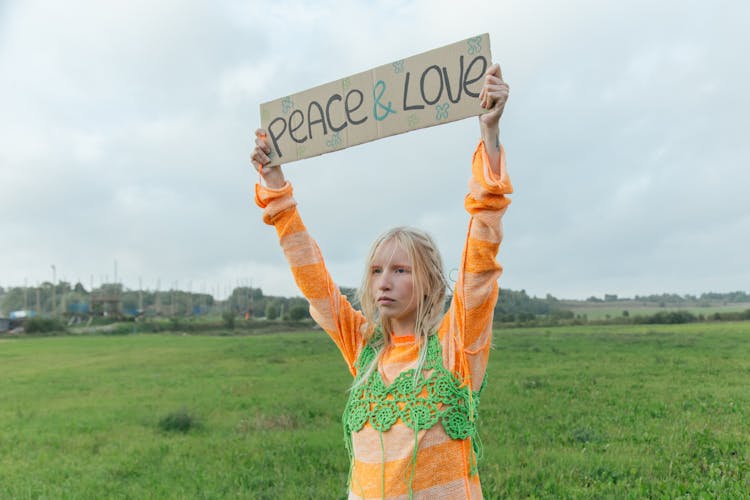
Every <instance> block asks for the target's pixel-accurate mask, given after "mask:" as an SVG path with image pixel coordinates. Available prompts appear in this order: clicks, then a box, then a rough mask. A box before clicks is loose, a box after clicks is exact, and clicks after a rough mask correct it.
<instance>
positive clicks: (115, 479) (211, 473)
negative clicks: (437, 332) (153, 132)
mask: <svg viewBox="0 0 750 500" xmlns="http://www.w3.org/2000/svg"><path fill="white" fill-rule="evenodd" d="M495 344H496V348H495V350H494V352H493V353H492V356H491V359H490V370H489V377H490V380H489V384H488V387H487V389H486V392H485V394H484V395H483V397H482V409H481V410H482V415H481V417H482V420H481V424H480V432H481V435H482V440H483V443H484V457H483V459H482V461H481V462H480V465H479V467H480V474H481V477H482V481H483V485H484V491H485V496H486V497H487V498H525V497H537V498H543V497H547V498H602V497H613V498H643V497H652V498H653V497H657V498H659V497H664V498H677V497H683V498H699V497H710V498H713V497H724V498H745V497H747V495H748V494H747V492H748V491H750V433H748V427H749V426H750V387H748V386H749V384H748V380H750V323H747V322H746V323H715V324H689V325H679V326H677V325H675V326H666V325H665V326H653V325H652V326H648V327H647V326H627V327H624V326H607V327H602V326H587V327H574V328H573V327H571V328H562V327H560V328H539V329H518V330H503V331H498V332H497V333H496V340H495ZM349 381H350V380H349V375H348V372H347V370H346V368H345V366H344V364H343V362H342V360H341V358H340V356H339V354H338V353H337V351H335V348H334V347H333V345H332V343H331V342H330V341H329V340H328V338H327V337H325V335H324V334H322V333H320V332H307V333H294V334H276V335H263V336H247V337H228V336H227V337H221V336H182V335H128V336H82V337H72V336H65V337H47V338H19V339H9V340H0V498H40V497H45V498H105V497H110V498H144V497H151V498H154V497H157V498H158V497H170V498H227V497H243V498H342V497H344V496H345V492H344V489H345V484H346V475H347V457H346V452H345V449H344V441H343V436H342V433H341V432H342V431H341V424H340V414H341V411H342V409H343V406H344V402H345V397H346V396H345V390H346V387H347V385H348V383H349ZM175 412H176V413H178V414H179V413H180V412H182V413H187V414H188V417H189V418H188V422H189V423H192V424H196V425H194V426H193V427H192V428H191V429H190V430H189V431H188V432H186V433H181V432H170V431H168V430H163V429H162V428H160V425H159V424H160V421H162V419H163V418H164V417H165V416H167V415H169V414H171V413H175Z"/></svg>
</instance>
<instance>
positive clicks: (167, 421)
mask: <svg viewBox="0 0 750 500" xmlns="http://www.w3.org/2000/svg"><path fill="white" fill-rule="evenodd" d="M197 427H200V421H199V420H198V418H197V417H196V416H195V415H191V414H190V413H189V412H188V411H187V409H185V408H184V407H183V408H180V409H179V410H177V411H173V412H171V413H169V414H167V415H166V416H164V417H163V418H162V419H161V420H159V429H161V430H162V431H164V432H181V433H183V434H186V433H187V432H188V431H189V430H190V429H193V428H197Z"/></svg>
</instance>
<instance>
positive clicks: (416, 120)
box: [406, 113, 419, 128]
mask: <svg viewBox="0 0 750 500" xmlns="http://www.w3.org/2000/svg"><path fill="white" fill-rule="evenodd" d="M406 121H407V123H408V124H409V126H410V127H412V128H414V127H416V126H417V125H419V118H418V117H417V115H415V114H414V113H412V114H410V115H409V117H408V118H407V119H406Z"/></svg>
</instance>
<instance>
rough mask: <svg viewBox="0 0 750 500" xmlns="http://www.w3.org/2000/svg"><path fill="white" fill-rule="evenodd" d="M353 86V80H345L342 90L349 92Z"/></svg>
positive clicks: (342, 82)
mask: <svg viewBox="0 0 750 500" xmlns="http://www.w3.org/2000/svg"><path fill="white" fill-rule="evenodd" d="M351 86H352V80H351V78H344V79H343V80H341V88H342V89H344V91H347V90H349V89H350V88H351Z"/></svg>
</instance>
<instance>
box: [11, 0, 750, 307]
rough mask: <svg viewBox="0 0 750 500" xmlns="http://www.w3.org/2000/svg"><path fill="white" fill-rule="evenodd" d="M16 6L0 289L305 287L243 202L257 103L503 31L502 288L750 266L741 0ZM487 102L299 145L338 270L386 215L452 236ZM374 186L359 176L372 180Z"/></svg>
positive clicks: (303, 175) (451, 251)
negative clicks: (355, 136)
mask: <svg viewBox="0 0 750 500" xmlns="http://www.w3.org/2000/svg"><path fill="white" fill-rule="evenodd" d="M461 9H462V12H460V13H459V12H458V11H457V7H456V4H455V2H450V1H447V0H445V1H443V0H441V1H437V2H436V1H427V0H419V1H410V2H396V1H391V0H382V1H375V2H344V3H341V2H333V1H330V2H328V1H326V2H310V1H303V0H297V1H285V2H275V3H270V4H269V3H267V2H266V3H261V2H240V1H236V2H234V1H225V2H215V3H211V4H208V3H204V2H197V1H187V2H185V1H179V2H177V1H167V2H156V3H155V2H146V1H145V0H139V1H134V2H125V3H122V2H121V3H115V4H113V3H101V2H91V1H85V0H76V1H73V2H66V3H59V2H11V3H7V4H4V7H3V10H0V25H1V26H2V28H1V29H0V109H2V110H3V112H2V114H0V186H1V187H2V196H0V227H2V228H3V230H4V236H5V238H7V241H11V242H12V245H3V249H2V250H1V251H0V285H2V286H8V285H12V284H20V283H23V282H24V280H27V281H29V282H32V283H33V282H35V281H40V280H44V279H49V274H50V268H49V265H50V264H52V263H54V264H56V266H57V268H58V271H59V273H58V275H59V276H67V277H68V279H78V278H79V277H80V279H82V280H83V281H84V283H85V284H86V285H88V281H89V278H90V276H91V275H93V276H94V277H95V281H97V282H98V281H99V279H100V277H103V276H104V275H105V274H108V275H110V277H111V275H112V274H113V272H112V265H113V261H114V260H115V259H116V260H117V261H118V265H119V269H120V275H121V276H123V277H124V279H125V280H126V284H127V285H128V286H131V287H133V286H137V277H139V276H140V277H141V278H142V279H143V281H144V283H145V284H148V286H149V287H152V288H153V287H155V283H156V281H157V280H159V282H160V283H161V285H160V286H161V287H162V288H163V289H164V288H166V287H168V286H171V284H173V283H175V282H177V283H180V284H181V285H182V286H183V287H186V286H187V284H188V283H192V284H193V285H192V286H193V287H194V288H196V287H198V286H199V285H198V283H203V285H201V286H204V287H205V288H212V289H213V290H217V291H218V293H219V295H223V294H224V292H225V289H226V288H227V287H229V286H230V285H234V284H236V283H237V282H238V281H243V282H251V283H252V284H253V286H261V287H263V289H264V290H266V291H268V293H271V292H274V293H285V294H292V293H295V292H294V284H293V281H292V279H291V276H290V274H289V272H288V270H287V269H286V265H285V263H284V261H283V257H282V256H281V254H280V252H279V250H278V247H277V241H276V236H275V232H274V231H273V229H272V228H269V227H266V226H265V225H264V224H263V223H262V222H261V221H260V213H259V211H258V210H257V209H256V208H255V207H254V206H253V204H252V183H253V182H254V180H255V175H254V173H253V172H252V170H251V168H250V166H249V162H248V156H249V153H250V149H251V147H252V132H253V130H254V129H255V128H256V127H257V125H258V122H257V120H258V116H257V115H258V106H259V104H260V103H261V102H263V101H266V100H270V99H274V98H276V97H279V96H281V95H286V94H289V93H293V92H297V91H300V90H304V89H306V88H309V87H312V86H315V85H319V84H321V83H325V82H327V81H330V80H333V79H335V78H338V77H341V76H344V75H348V74H352V73H356V72H359V71H363V70H366V69H368V68H371V67H373V66H376V65H380V64H384V63H387V62H388V61H391V60H395V59H400V58H402V57H405V56H409V55H412V54H415V53H418V52H422V51H424V50H428V49H431V48H434V47H437V46H440V45H443V44H447V43H450V42H453V41H455V40H459V39H462V38H465V37H468V36H472V35H474V34H478V33H481V32H485V31H486V32H489V33H490V36H491V38H492V42H493V54H494V55H495V58H496V59H498V60H500V61H501V63H502V65H503V70H504V75H505V77H506V79H507V80H508V81H509V82H510V85H511V98H510V101H509V105H508V108H507V110H506V116H505V117H504V118H503V131H502V138H503V141H504V143H505V145H506V150H507V154H508V161H509V168H510V173H511V178H512V179H513V182H514V185H515V187H516V194H515V195H514V202H513V204H512V206H511V208H510V209H509V211H508V214H507V216H506V224H505V233H506V238H505V242H504V244H503V247H502V250H501V262H502V264H503V265H504V267H505V273H504V275H503V280H502V286H506V287H511V288H525V289H526V290H528V291H529V292H530V293H536V294H540V295H543V294H545V293H547V292H550V293H552V294H554V295H558V296H581V297H585V296H589V295H591V294H594V293H604V292H612V293H620V294H621V295H625V294H628V293H630V294H634V293H648V292H651V291H654V292H660V291H675V292H700V291H702V290H704V289H709V288H710V289H714V290H727V289H734V288H743V287H744V288H747V285H746V283H747V278H748V276H747V273H746V271H745V270H744V268H745V267H746V266H744V264H743V262H744V261H743V256H744V253H743V249H744V248H747V247H748V246H749V245H750V240H748V238H749V237H748V236H747V235H748V234H750V231H748V226H747V225H748V223H749V222H748V219H747V217H746V216H745V215H744V214H745V213H746V212H747V210H746V207H745V205H746V203H745V202H744V199H745V198H746V196H745V193H744V187H745V186H746V185H747V184H748V181H749V180H750V177H749V176H750V174H749V173H748V171H747V168H746V166H747V164H748V160H750V146H748V145H747V140H746V137H745V136H746V131H747V130H749V129H750V98H748V94H747V92H746V90H745V89H746V88H747V87H748V86H750V85H748V84H749V83H750V69H748V66H747V65H743V64H740V62H741V61H742V60H743V57H744V53H743V52H742V50H743V47H746V46H747V45H748V34H747V30H746V29H745V28H744V26H743V23H744V19H747V14H748V13H750V12H748V11H749V10H750V7H748V4H746V3H743V2H740V1H729V0H727V1H721V2H719V4H712V5H708V4H705V3H702V2H677V1H676V0H675V1H672V0H662V1H659V2H646V1H645V0H643V1H641V0H638V1H635V2H628V3H623V2H614V1H605V2H601V1H593V0H577V1H573V2H566V3H564V4H563V3H559V2H551V1H544V0H534V1H502V2H497V1H489V0H488V1H472V2H465V3H462V4H461ZM477 138H478V132H477V126H476V122H475V121H474V120H465V121H462V122H458V123H454V124H451V125H445V126H443V127H437V128H432V129H427V130H423V131H418V132H414V133H411V134H408V135H404V136H397V137H391V138H388V139H384V140H382V141H378V142H375V143H370V144H366V145H361V146H356V147H354V148H350V149H348V150H345V151H341V152H338V153H335V154H331V155H326V156H322V157H318V158H314V159H310V160H306V161H304V162H299V163H294V164H291V165H289V166H288V167H287V169H286V171H287V174H288V176H289V177H290V178H291V179H292V181H293V182H294V183H295V188H296V194H297V197H298V199H299V202H300V207H301V209H302V212H303V215H304V217H305V220H306V222H307V224H308V226H309V227H310V229H311V231H313V234H314V235H315V236H316V238H317V239H318V240H319V242H320V245H321V248H322V249H323V250H324V254H325V255H326V257H327V259H328V265H329V269H331V271H332V273H333V274H334V278H335V279H336V280H337V281H338V282H339V283H340V284H342V285H348V286H355V285H356V284H357V283H358V282H359V277H360V276H359V273H360V266H361V259H362V258H364V255H365V253H366V251H367V249H368V247H369V244H370V242H371V240H372V239H373V238H374V237H375V236H376V235H377V234H379V233H381V232H382V231H384V230H385V229H387V228H388V227H390V226H393V225H397V224H413V225H417V226H420V227H423V228H425V229H427V230H428V231H430V232H432V233H433V235H434V236H435V238H436V239H437V240H438V243H439V245H440V247H441V248H442V249H443V254H444V260H445V263H446V267H447V268H449V269H450V268H454V267H455V266H456V265H457V262H458V259H459V257H460V246H461V244H462V242H463V237H464V231H465V224H466V220H467V219H466V215H465V214H464V213H463V210H462V199H463V193H464V190H465V186H466V176H467V175H468V161H469V157H470V154H471V151H472V149H473V147H474V145H475V141H476V140H477ZM365 194H366V195H365Z"/></svg>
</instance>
